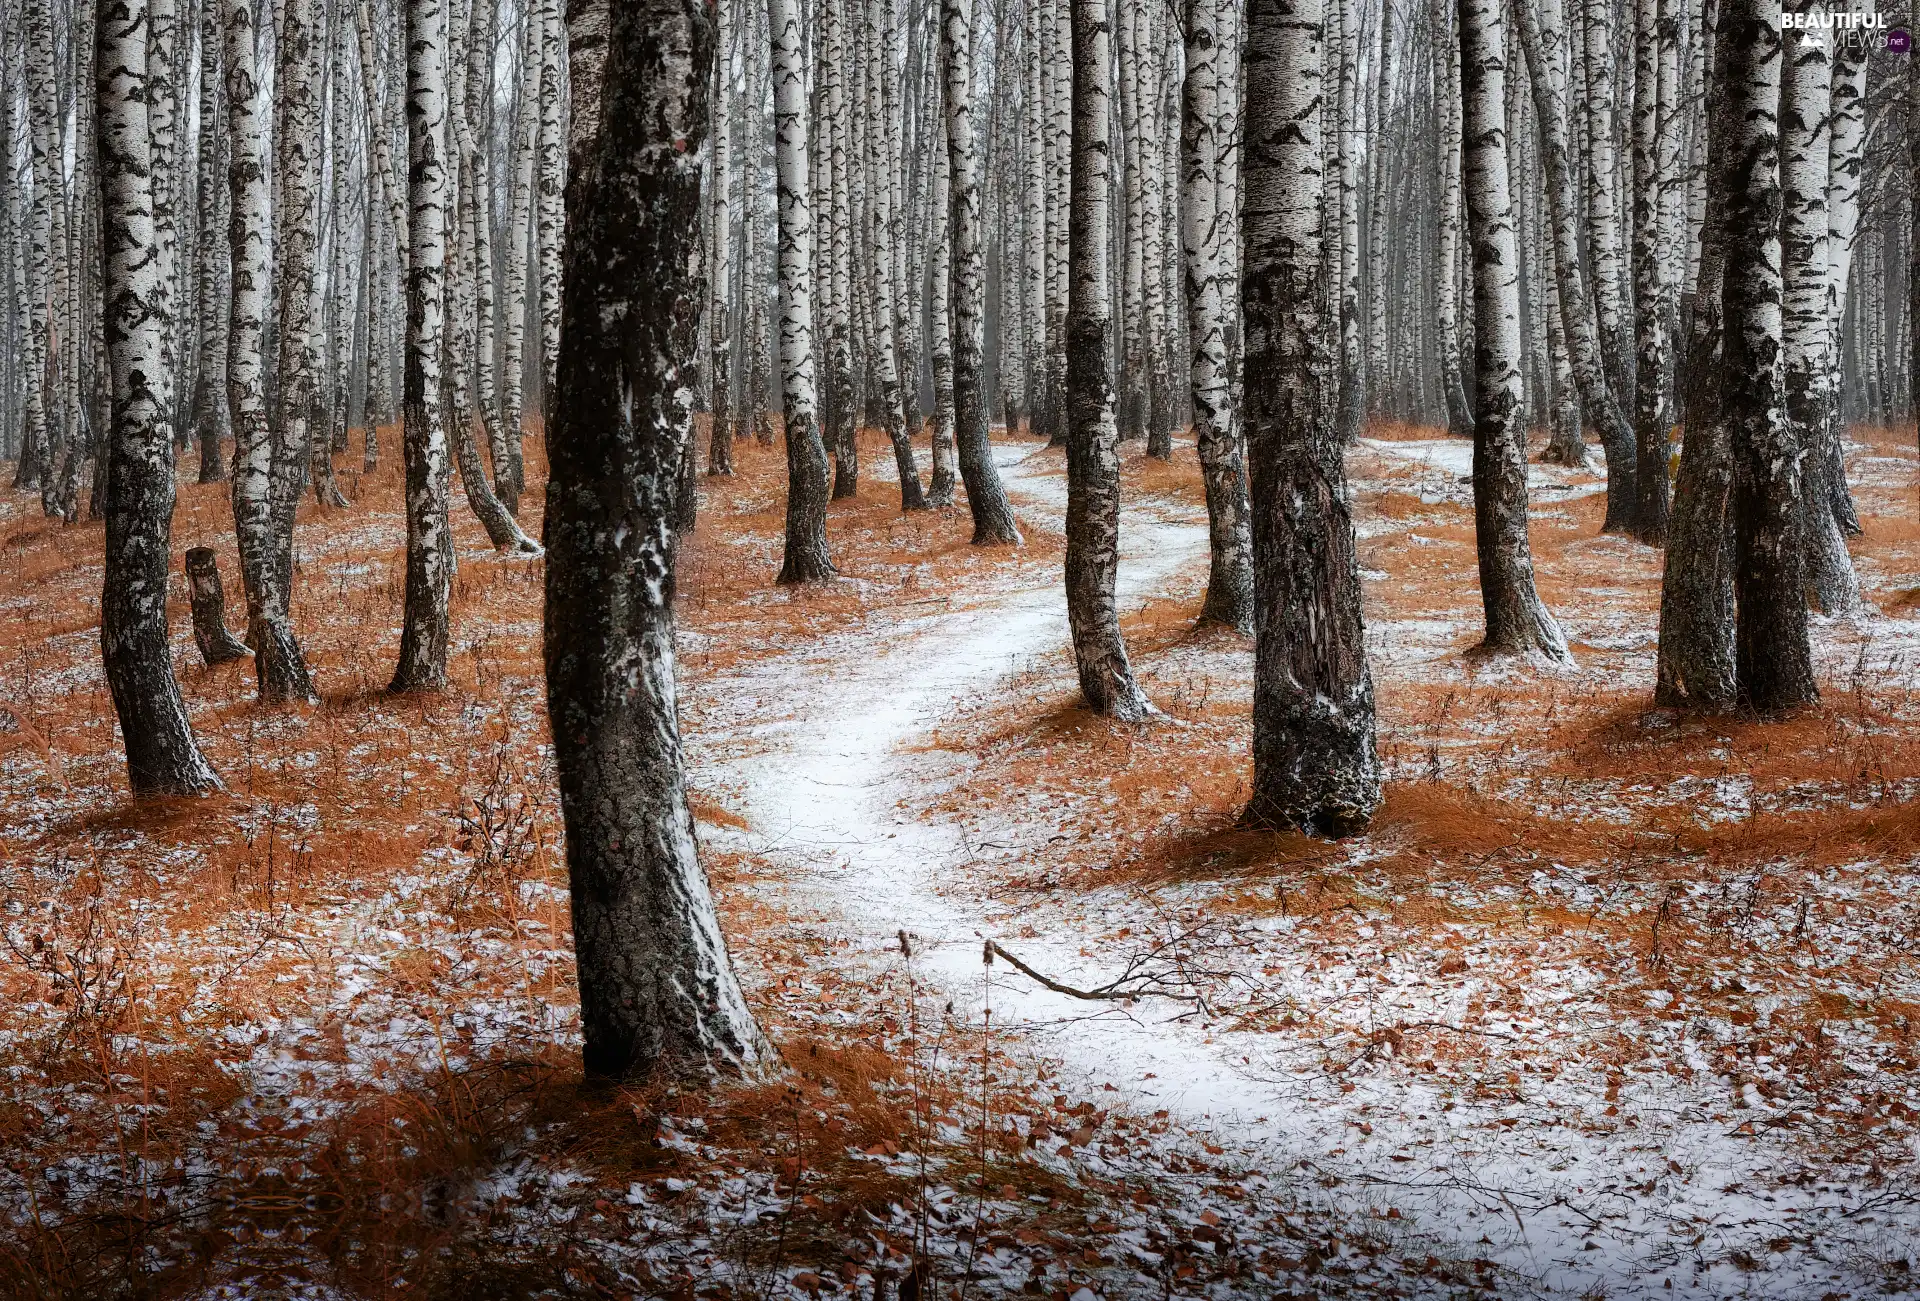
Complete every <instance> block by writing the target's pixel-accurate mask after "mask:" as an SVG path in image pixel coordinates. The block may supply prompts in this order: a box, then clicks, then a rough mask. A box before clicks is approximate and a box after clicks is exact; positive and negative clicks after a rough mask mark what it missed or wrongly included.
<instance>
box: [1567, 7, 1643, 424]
mask: <svg viewBox="0 0 1920 1301" xmlns="http://www.w3.org/2000/svg"><path fill="white" fill-rule="evenodd" d="M1574 2H1575V3H1578V4H1581V5H1582V7H1583V10H1584V12H1583V15H1582V16H1583V18H1584V26H1585V28H1586V33H1585V39H1586V43H1587V56H1586V58H1585V59H1583V60H1581V61H1580V68H1583V69H1584V71H1585V73H1586V85H1585V88H1584V89H1585V92H1586V93H1585V95H1584V97H1583V98H1582V100H1581V103H1582V105H1583V106H1584V109H1585V118H1586V124H1587V137H1586V145H1587V173H1586V180H1587V223H1588V227H1587V229H1588V239H1587V259H1588V263H1589V265H1590V267H1591V269H1592V275H1593V298H1594V305H1595V310H1596V312H1597V314H1598V319H1599V326H1600V357H1601V364H1602V365H1604V366H1605V367H1606V368H1607V379H1608V383H1609V386H1610V387H1611V388H1612V390H1613V392H1614V395H1615V396H1616V398H1618V399H1619V401H1620V403H1621V405H1622V406H1631V404H1632V394H1633V383H1632V380H1633V372H1632V365H1633V362H1632V354H1631V352H1630V350H1629V347H1628V344H1627V325H1626V308H1627V305H1626V301H1625V298H1624V296H1623V294H1622V290H1621V286H1622V284H1623V283H1624V275H1623V264H1624V262H1625V257H1624V252H1623V250H1624V242H1623V237H1622V232H1621V222H1620V211H1619V206H1618V203H1617V201H1616V187H1617V186H1618V184H1619V172H1620V164H1619V150H1618V148H1617V147H1616V144H1615V141H1616V139H1617V136H1616V131H1617V129H1618V128H1617V127H1616V125H1615V123H1614V79H1613V69H1612V64H1613V49H1614V46H1613V3H1614V0H1574ZM1578 70H1579V69H1576V71H1578Z"/></svg>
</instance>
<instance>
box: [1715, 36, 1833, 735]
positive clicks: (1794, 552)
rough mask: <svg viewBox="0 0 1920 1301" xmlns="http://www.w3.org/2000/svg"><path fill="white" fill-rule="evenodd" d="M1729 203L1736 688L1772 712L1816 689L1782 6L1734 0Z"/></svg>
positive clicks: (1725, 65) (1728, 405) (1727, 403)
mask: <svg viewBox="0 0 1920 1301" xmlns="http://www.w3.org/2000/svg"><path fill="white" fill-rule="evenodd" d="M1720 22H1721V29H1722V31H1723V32H1724V33H1725V36H1724V38H1723V39H1722V42H1721V54H1722V55H1723V56H1724V58H1723V60H1722V63H1721V69H1720V71H1721V75H1722V76H1724V77H1725V78H1726V81H1727V91H1728V93H1727V98H1726V101H1725V103H1724V105H1723V107H1724V108H1725V110H1726V111H1727V113H1728V114H1729V115H1730V116H1731V118H1732V120H1733V122H1734V123H1735V126H1734V128H1733V129H1732V131H1731V132H1730V135H1731V139H1732V146H1733V156H1734V157H1735V158H1736V159H1737V160H1738V163H1737V169H1738V170H1737V171H1736V173H1735V176H1734V178H1733V184H1732V186H1731V188H1730V192H1729V194H1728V204H1727V271H1726V287H1725V290H1724V293H1725V300H1724V307H1723V313H1724V316H1723V319H1724V321H1725V330H1726V334H1725V339H1724V344H1723V347H1722V356H1723V357H1724V358H1725V362H1724V371H1725V375H1726V381H1725V383H1723V385H1722V387H1721V405H1722V409H1723V410H1724V411H1725V413H1726V419H1727V425H1728V428H1729V430H1730V431H1731V434H1732V444H1733V545H1734V570H1733V588H1734V599H1735V601H1736V602H1737V604H1738V608H1739V612H1740V617H1739V625H1738V627H1737V629H1736V630H1735V634H1734V654H1735V690H1736V693H1737V695H1738V698H1739V701H1740V703H1741V704H1742V705H1743V706H1745V707H1747V708H1749V709H1752V710H1754V711H1755V712H1757V713H1762V714H1772V713H1778V712H1780V711H1781V710H1785V709H1791V708H1792V707H1794V706H1796V705H1802V704H1806V703H1808V702H1809V701H1812V700H1815V699H1817V698H1818V697H1819V691H1818V689H1817V688H1816V687H1815V685H1814V678H1813V651H1812V647H1811V645H1810V644H1809V641H1808V635H1807V599H1806V591H1805V588H1804V587H1803V585H1802V575H1803V570H1802V567H1801V563H1800V520H1799V510H1800V448H1799V445H1798V443H1797V441H1796V440H1795V438H1794V432H1793V426H1792V424H1791V423H1790V422H1789V421H1788V420H1787V413H1786V401H1785V392H1784V388H1783V378H1784V377H1783V375H1782V365H1781V362H1782V356H1781V353H1782V348H1781V303H1780V298H1781V279H1780V234H1779V231H1780V136H1779V127H1778V116H1777V111H1778V106H1779V102H1780V64H1781V34H1780V4H1779V0H1726V3H1725V7H1724V8H1723V9H1722V11H1721V16H1720Z"/></svg>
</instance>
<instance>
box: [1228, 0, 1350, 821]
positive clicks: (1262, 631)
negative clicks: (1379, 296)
mask: <svg viewBox="0 0 1920 1301" xmlns="http://www.w3.org/2000/svg"><path fill="white" fill-rule="evenodd" d="M1325 30H1326V29H1325V18H1324V11H1323V9H1322V8H1321V0H1252V3H1251V4H1249V6H1248V10H1247V36H1246V64H1245V66H1246V116H1245V127H1244V130H1245V133H1246V145H1245V149H1246V155H1245V156H1246V211H1245V214H1244V216H1243V217H1242V219H1241V228H1242V231H1243V232H1244V238H1245V244H1244V247H1245V249H1246V279H1245V281H1244V284H1243V289H1242V292H1243V295H1244V302H1245V311H1246V322H1247V353H1246V420H1247V453H1248V460H1249V462H1250V469H1251V472H1252V474H1251V478H1252V503H1253V561H1254V563H1253V576H1254V584H1255V592H1256V599H1255V601H1254V617H1255V620H1256V625H1255V632H1254V676H1253V798H1252V799H1251V800H1250V801H1249V802H1248V804H1247V809H1246V813H1245V817H1244V821H1245V822H1247V823H1248V824H1250V825H1254V826H1265V827H1276V828H1281V827H1296V828H1299V829H1300V830H1303V831H1307V832H1310V833H1312V834H1315V835H1323V836H1347V835H1353V834H1355V833H1357V832H1359V831H1362V830H1364V829H1365V828H1366V826H1367V824H1368V822H1370V821H1371V820H1372V818H1373V812H1374V810H1375V809H1376V808H1377V807H1379V804H1380V762H1379V758H1378V755H1377V753H1376V751H1375V748H1374V722H1373V679H1372V677H1371V676H1370V674H1369V673H1368V671H1367V655H1366V638H1365V630H1364V629H1363V627H1362V625H1361V619H1360V570H1359V563H1358V558H1357V555H1356V551H1355V545H1354V532H1353V517H1352V513H1351V511H1352V504H1351V501H1350V499H1349V497H1348V493H1347V485H1346V475H1345V471H1344V468H1343V466H1342V461H1341V449H1342V446H1343V443H1344V440H1343V439H1342V438H1341V437H1340V431H1339V430H1338V429H1337V428H1336V426H1335V423H1334V416H1335V411H1336V409H1337V408H1336V395H1335V393H1334V391H1333V389H1332V386H1331V385H1330V383H1329V371H1330V368H1331V364H1332V355H1331V348H1330V345H1331V344H1332V342H1333V341H1334V339H1335V338H1336V337H1337V336H1336V334H1335V329H1334V327H1333V323H1331V322H1329V321H1328V320H1327V319H1326V316H1325V314H1324V304H1325V300H1326V295H1325V294H1324V292H1323V290H1322V281H1321V259H1322V257H1323V256H1324V250H1325V245H1326V228H1325V224H1324V222H1325V217H1324V215H1323V213H1324V212H1325V211H1326V209H1323V206H1322V203H1321V197H1322V194H1323V192H1324V187H1325V182H1324V180H1323V175H1324V174H1323V171H1322V153H1321V142H1320V123H1319V120H1318V115H1317V113H1316V108H1317V106H1318V101H1319V98H1320V94H1321V59H1322V46H1323V43H1324V41H1325V39H1326V36H1325ZM1329 207H1331V205H1329ZM1335 211H1337V209H1335Z"/></svg>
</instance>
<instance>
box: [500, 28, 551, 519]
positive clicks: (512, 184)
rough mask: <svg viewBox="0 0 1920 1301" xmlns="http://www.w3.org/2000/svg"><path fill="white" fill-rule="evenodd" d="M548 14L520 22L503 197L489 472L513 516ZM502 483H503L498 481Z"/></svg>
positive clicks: (521, 486) (519, 480) (519, 470)
mask: <svg viewBox="0 0 1920 1301" xmlns="http://www.w3.org/2000/svg"><path fill="white" fill-rule="evenodd" d="M545 21H546V11H545V10H544V9H543V8H542V7H541V6H539V5H533V6H531V7H529V9H528V11H527V13H526V15H525V18H524V19H523V26H524V29H525V30H524V32H523V35H522V39H521V48H520V93H519V102H518V104H517V106H516V112H517V114H518V118H517V121H516V123H515V127H514V136H513V145H512V154H511V160H512V171H511V173H510V177H509V189H508V194H507V250H506V253H507V255H506V258H505V259H504V260H505V264H506V265H505V267H504V268H503V270H504V272H505V274H504V277H503V284H502V287H501V302H502V306H501V318H500V328H501V340H500V381H501V392H500V423H501V426H502V427H503V428H504V429H505V430H506V431H507V463H506V465H505V466H502V465H500V464H499V463H498V462H496V463H495V464H494V467H493V476H494V479H493V482H494V491H495V492H496V493H497V494H498V495H499V496H500V499H501V500H502V501H503V502H510V503H513V507H514V509H515V511H516V513H517V508H518V504H519V498H520V494H521V493H522V492H524V491H525V490H526V471H525V467H524V462H523V459H522V450H521V441H522V439H523V438H524V436H525V435H524V433H523V431H524V430H525V428H526V403H525V400H524V395H523V388H524V383H523V377H524V375H525V373H526V339H527V286H528V282H529V281H530V280H531V279H532V277H533V270H534V265H533V264H534V261H535V259H534V257H533V254H532V252H531V248H530V246H531V244H532V237H533V225H534V211H533V205H534V159H535V155H536V153H537V151H538V140H539V132H540V80H541V69H542V64H543V62H544V56H543V51H544V49H545V47H546V34H545V30H544V26H543V24H544V23H545ZM503 479H505V480H506V482H504V483H503V482H502V480H503Z"/></svg>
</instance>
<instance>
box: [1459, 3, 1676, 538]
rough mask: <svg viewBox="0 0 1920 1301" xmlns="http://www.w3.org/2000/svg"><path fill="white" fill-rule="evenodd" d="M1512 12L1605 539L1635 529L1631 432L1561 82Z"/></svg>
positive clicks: (1536, 36) (1533, 30)
mask: <svg viewBox="0 0 1920 1301" xmlns="http://www.w3.org/2000/svg"><path fill="white" fill-rule="evenodd" d="M1514 11H1515V13H1516V14H1517V15H1518V17H1519V20H1520V40H1521V46H1522V48H1523V49H1524V50H1525V52H1526V58H1527V62H1528V64H1529V66H1530V67H1531V68H1532V70H1533V76H1532V77H1530V78H1529V80H1530V81H1531V82H1532V85H1533V102H1534V115H1535V117H1536V119H1537V120H1538V122H1539V124H1540V134H1541V138H1542V147H1541V154H1542V162H1543V163H1544V164H1545V167H1544V168H1543V170H1544V171H1545V173H1546V180H1547V198H1548V204H1549V208H1550V224H1551V226H1552V228H1553V271H1554V283H1555V284H1556V285H1557V286H1558V288H1559V291H1560V308H1561V323H1562V324H1563V325H1564V326H1565V327H1566V331H1567V352H1568V360H1569V361H1570V362H1571V363H1572V366H1573V374H1574V379H1575V381H1576V382H1577V383H1578V385H1579V387H1580V405H1581V407H1582V408H1583V409H1584V410H1585V414H1586V417H1587V419H1588V420H1590V421H1592V422H1593V423H1594V424H1596V425H1598V426H1599V429H1600V443H1601V447H1602V449H1603V450H1604V451H1605V453H1606V458H1607V514H1606V519H1605V521H1604V522H1603V523H1602V524H1601V526H1600V527H1601V532H1603V533H1612V532H1625V531H1627V530H1628V529H1629V528H1631V526H1632V523H1633V518H1634V512H1635V508H1636V504H1637V501H1638V498H1637V496H1636V493H1635V489H1634V464H1635V446H1634V435H1633V426H1632V424H1631V423H1629V421H1628V420H1627V416H1626V412H1625V411H1624V410H1623V409H1622V407H1621V404H1620V402H1619V401H1618V393H1617V391H1616V390H1615V389H1614V387H1613V384H1612V382H1611V380H1610V379H1609V374H1608V366H1607V363H1606V361H1605V352H1606V345H1605V342H1604V340H1605V338H1606V331H1605V329H1604V327H1603V326H1602V324H1601V313H1600V311H1599V310H1598V309H1597V308H1596V306H1595V300H1596V298H1597V294H1596V295H1595V296H1594V297H1589V296H1588V291H1587V283H1586V279H1585V277H1584V276H1583V275H1582V274H1581V260H1580V247H1579V225H1578V223H1579V211H1578V208H1577V206H1576V196H1575V193H1574V178H1573V160H1572V156H1571V149H1570V147H1569V142H1568V138H1567V129H1568V128H1567V122H1568V116H1567V112H1566V97H1565V95H1564V94H1562V93H1561V92H1562V89H1563V86H1562V83H1561V82H1560V79H1559V78H1558V77H1556V76H1553V75H1551V71H1552V69H1553V68H1554V67H1555V66H1556V64H1557V62H1558V60H1557V59H1555V58H1550V57H1549V54H1548V51H1549V49H1550V47H1549V46H1548V44H1547V41H1548V39H1549V38H1548V35H1547V32H1548V30H1549V29H1546V28H1545V27H1544V25H1543V24H1541V23H1540V21H1539V17H1538V15H1536V14H1535V12H1534V10H1533V6H1532V5H1531V4H1530V3H1528V0H1517V2H1516V4H1515V5H1514ZM1596 274H1598V273H1597V271H1596ZM1476 346H1477V345H1476Z"/></svg>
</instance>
